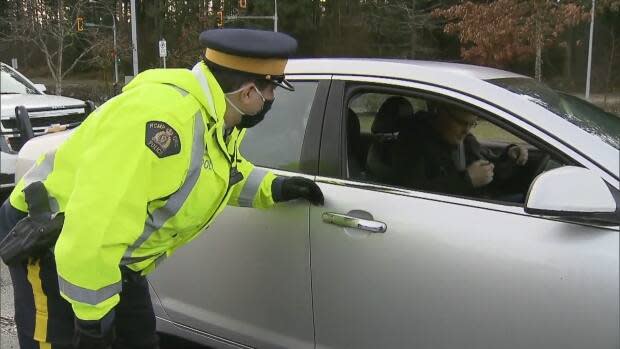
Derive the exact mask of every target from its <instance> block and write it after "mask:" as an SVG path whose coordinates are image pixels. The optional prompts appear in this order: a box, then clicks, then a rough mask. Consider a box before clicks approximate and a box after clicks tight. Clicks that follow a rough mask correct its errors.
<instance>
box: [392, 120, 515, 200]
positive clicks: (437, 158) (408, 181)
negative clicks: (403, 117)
mask: <svg viewBox="0 0 620 349" xmlns="http://www.w3.org/2000/svg"><path fill="white" fill-rule="evenodd" d="M461 147H463V149H459V146H456V145H452V144H449V143H447V142H445V141H443V139H442V138H441V137H440V135H439V134H438V133H437V132H436V131H435V130H434V128H433V127H432V126H431V125H430V123H429V122H427V121H425V120H423V121H417V122H415V123H413V124H411V125H409V126H408V127H406V128H405V129H404V130H401V132H400V134H399V137H398V141H397V143H396V147H395V152H394V157H395V158H394V160H395V161H393V163H394V164H395V168H396V182H397V183H396V184H398V185H402V186H405V187H408V188H412V189H420V190H424V191H431V192H441V193H447V194H455V195H468V196H470V195H471V196H479V197H482V196H488V195H490V194H491V193H493V192H495V191H496V189H497V188H498V187H500V186H501V184H502V183H504V182H505V181H506V180H507V179H508V178H510V177H511V175H512V173H513V172H514V167H515V165H514V162H513V161H512V160H511V159H509V157H508V156H507V149H508V148H509V147H510V146H508V147H506V148H505V149H504V150H503V151H502V152H501V154H496V153H495V152H493V151H492V150H491V149H487V148H485V147H483V146H481V145H480V143H478V140H477V139H476V137H474V135H472V134H471V133H470V134H468V135H467V136H466V137H465V139H464V140H463V143H462V145H461ZM463 156H464V158H463ZM477 160H488V161H490V162H492V163H493V164H494V165H495V168H494V170H493V171H494V178H493V181H492V182H491V183H489V184H488V185H486V186H483V187H480V188H474V186H473V185H472V182H471V179H470V178H469V175H468V174H467V170H466V169H467V166H469V165H470V164H472V163H473V162H475V161H477Z"/></svg>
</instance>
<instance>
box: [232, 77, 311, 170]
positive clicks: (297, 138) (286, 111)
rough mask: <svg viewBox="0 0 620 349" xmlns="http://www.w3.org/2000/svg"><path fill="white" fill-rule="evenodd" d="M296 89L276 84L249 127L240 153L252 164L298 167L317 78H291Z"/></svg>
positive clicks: (293, 168) (295, 168) (272, 166)
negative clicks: (267, 103)
mask: <svg viewBox="0 0 620 349" xmlns="http://www.w3.org/2000/svg"><path fill="white" fill-rule="evenodd" d="M291 83H292V85H293V86H294V87H295V91H288V90H285V89H282V88H278V89H276V91H275V100H274V103H273V106H272V107H271V109H270V110H269V112H268V113H267V115H266V116H265V119H264V120H263V121H262V122H261V123H259V124H258V125H256V126H255V127H252V128H250V129H248V131H247V133H246V136H245V139H244V141H243V144H242V145H241V153H242V154H243V156H244V157H245V158H246V159H248V160H250V161H251V162H252V163H253V164H255V165H259V166H265V167H270V168H275V169H281V170H288V171H298V170H299V159H300V156H301V146H302V144H303V140H304V134H305V131H306V125H307V123H308V118H309V116H310V109H311V107H312V102H313V101H314V96H315V94H316V90H317V86H318V82H317V81H293V82H291Z"/></svg>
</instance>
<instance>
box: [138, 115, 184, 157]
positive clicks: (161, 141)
mask: <svg viewBox="0 0 620 349" xmlns="http://www.w3.org/2000/svg"><path fill="white" fill-rule="evenodd" d="M145 143H146V146H147V147H148V148H149V149H151V151H152V152H153V153H155V155H157V157H158V158H165V157H167V156H170V155H175V154H178V153H180V152H181V140H180V139H179V134H178V133H177V131H175V130H174V129H173V128H172V127H170V125H168V124H167V123H165V122H163V121H149V122H147V123H146V139H145Z"/></svg>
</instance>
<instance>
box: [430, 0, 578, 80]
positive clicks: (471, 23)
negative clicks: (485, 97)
mask: <svg viewBox="0 0 620 349" xmlns="http://www.w3.org/2000/svg"><path fill="white" fill-rule="evenodd" d="M433 14H434V15H435V16H437V17H440V18H444V19H446V20H447V23H446V25H445V27H444V31H445V32H446V33H449V34H457V35H458V37H459V40H460V42H461V45H462V48H461V56H462V57H463V59H465V60H468V61H471V62H474V63H479V64H485V65H491V66H498V67H504V66H505V65H506V64H508V63H511V62H514V61H522V60H529V59H532V57H534V58H535V65H534V66H535V68H534V71H535V76H536V78H537V79H539V80H540V79H541V78H542V50H543V48H544V47H546V46H550V45H552V44H554V43H556V42H557V40H558V38H559V35H560V34H561V33H562V32H563V31H564V30H565V29H566V28H568V27H572V26H575V25H577V24H578V23H580V22H582V21H584V20H586V19H587V16H588V14H587V11H586V10H585V9H584V8H583V6H581V5H580V4H578V3H574V2H563V3H558V2H556V1H548V0H527V1H519V0H496V1H493V2H490V3H473V2H470V1H468V2H466V3H463V4H459V5H455V6H451V7H449V8H446V9H438V10H435V11H434V12H433Z"/></svg>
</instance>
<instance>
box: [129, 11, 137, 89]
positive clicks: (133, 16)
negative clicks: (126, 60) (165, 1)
mask: <svg viewBox="0 0 620 349" xmlns="http://www.w3.org/2000/svg"><path fill="white" fill-rule="evenodd" d="M131 51H132V54H133V76H134V77H135V76H136V75H138V34H137V30H136V0H131Z"/></svg>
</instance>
